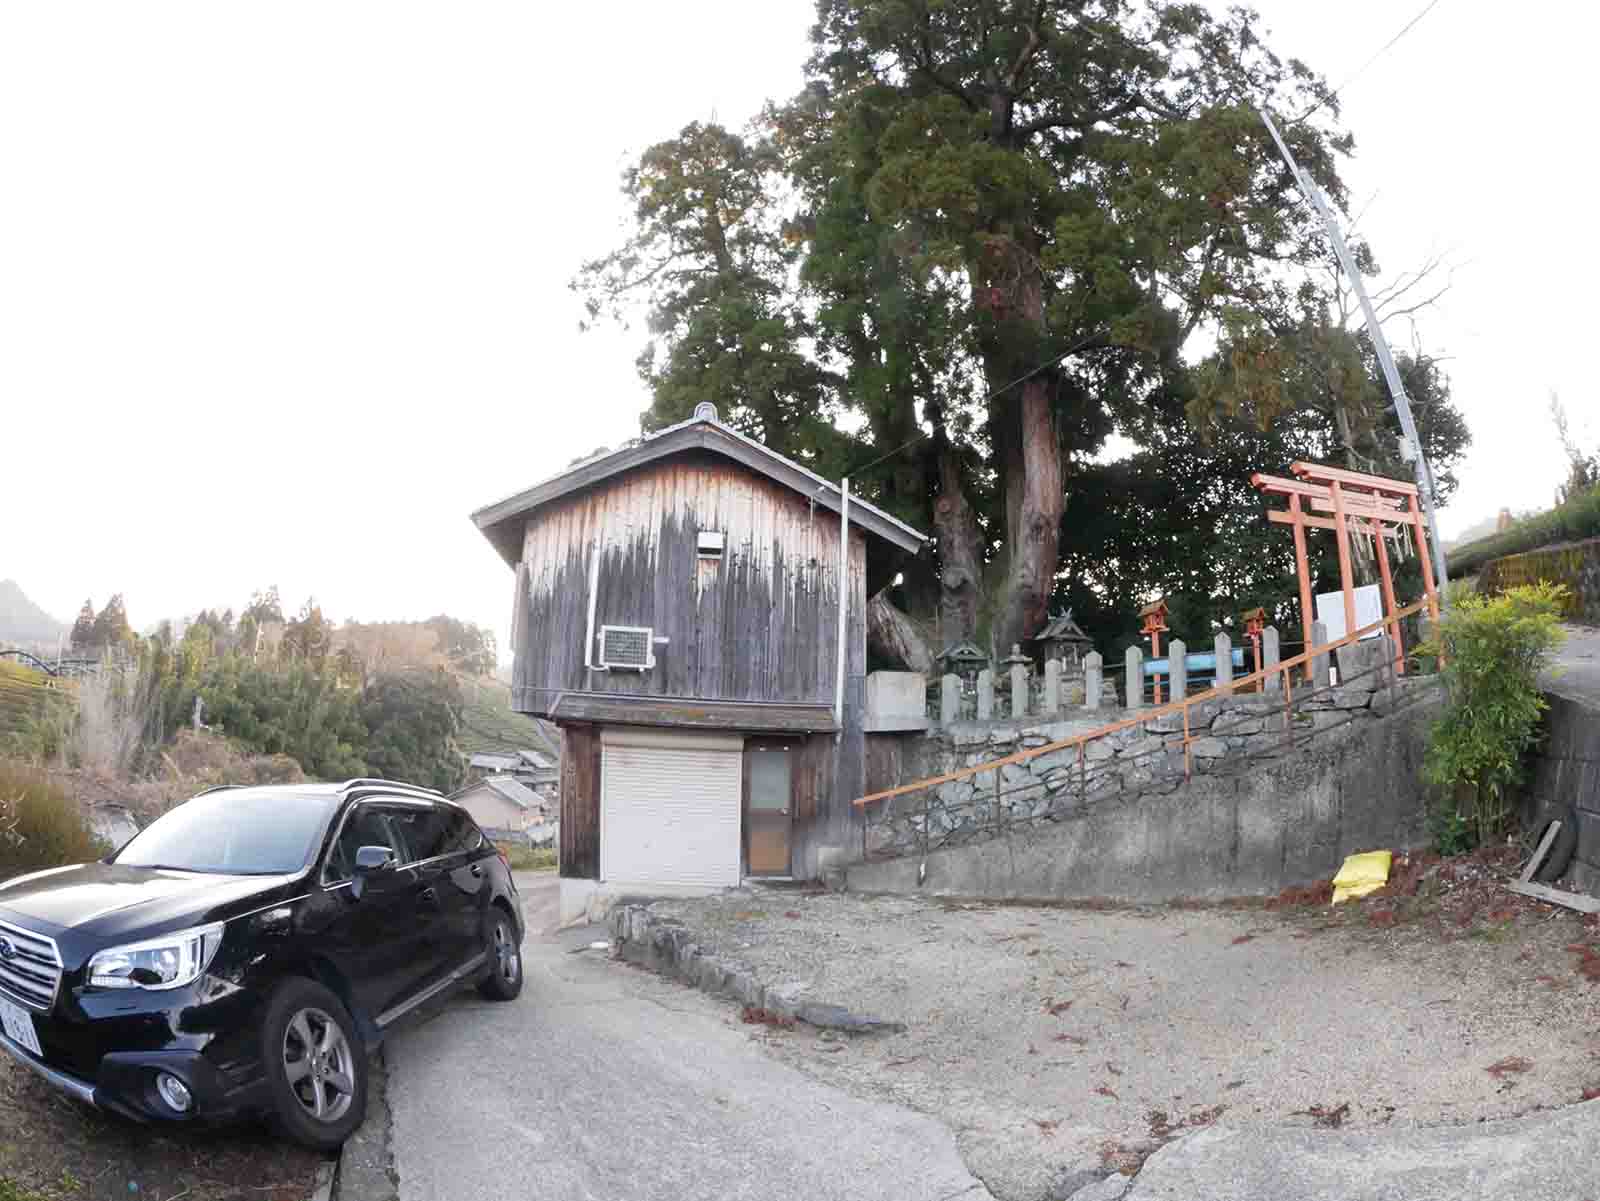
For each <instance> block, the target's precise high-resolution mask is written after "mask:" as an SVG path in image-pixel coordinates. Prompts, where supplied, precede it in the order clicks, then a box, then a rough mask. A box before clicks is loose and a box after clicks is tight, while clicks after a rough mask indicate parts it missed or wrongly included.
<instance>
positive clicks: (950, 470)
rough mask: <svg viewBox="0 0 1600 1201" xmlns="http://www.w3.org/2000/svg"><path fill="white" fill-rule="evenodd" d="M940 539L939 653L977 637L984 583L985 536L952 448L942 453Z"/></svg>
mask: <svg viewBox="0 0 1600 1201" xmlns="http://www.w3.org/2000/svg"><path fill="white" fill-rule="evenodd" d="M933 528H934V531H935V532H936V533H937V534H938V536H939V641H940V643H941V645H940V648H939V649H940V650H944V649H946V648H948V647H951V646H954V645H955V644H956V643H958V642H965V641H967V640H969V639H972V638H974V637H976V636H977V632H978V589H979V587H980V585H981V583H982V579H983V547H982V535H981V532H980V531H979V529H978V519H977V517H976V516H975V515H974V514H973V512H972V505H971V504H970V503H968V501H967V495H966V493H965V492H964V491H963V490H962V487H961V465H960V463H959V462H958V461H957V460H956V455H955V451H953V450H952V449H951V448H950V447H949V446H948V445H945V446H942V447H941V448H940V453H939V499H938V500H937V501H936V502H935V503H934V506H933Z"/></svg>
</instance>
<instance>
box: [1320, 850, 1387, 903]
mask: <svg viewBox="0 0 1600 1201" xmlns="http://www.w3.org/2000/svg"><path fill="white" fill-rule="evenodd" d="M1393 859H1394V855H1393V854H1392V853H1391V852H1389V851H1367V852H1365V853H1364V854H1361V855H1351V856H1350V857H1349V858H1348V859H1346V860H1345V861H1344V866H1343V867H1341V868H1340V869H1339V874H1338V875H1337V876H1335V877H1334V878H1333V903H1334V904H1335V905H1337V904H1338V903H1339V902H1340V901H1348V900H1349V899H1350V898H1351V897H1364V896H1366V895H1367V894H1368V893H1369V892H1376V891H1378V889H1380V888H1382V887H1383V886H1384V885H1385V884H1387V883H1388V882H1389V865H1390V863H1391V862H1392V861H1393Z"/></svg>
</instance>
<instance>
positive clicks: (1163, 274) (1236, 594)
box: [573, 0, 1468, 669]
mask: <svg viewBox="0 0 1600 1201" xmlns="http://www.w3.org/2000/svg"><path fill="white" fill-rule="evenodd" d="M811 42H812V45H811V56H810V58H809V60H808V61H807V63H806V64H805V85H804V87H803V89H802V90H801V91H800V93H799V94H798V95H795V96H793V97H790V98H788V99H786V100H782V101H780V102H776V103H773V104H771V105H769V106H768V108H767V109H766V111H765V112H764V113H763V114H762V116H761V117H760V118H759V119H758V120H756V121H755V122H754V123H752V125H751V126H750V127H749V128H748V129H745V130H742V131H738V130H732V129H727V128H724V127H722V126H719V125H717V124H714V123H703V122H699V121H695V122H692V123H690V124H688V125H685V126H684V127H683V128H682V129H681V130H680V131H679V132H678V133H677V134H676V135H675V136H672V137H669V138H667V139H666V140H664V141H661V142H659V143H657V144H656V145H653V146H651V147H649V148H648V149H647V150H645V151H644V153H643V154H642V155H640V156H639V158H638V159H637V160H636V161H635V162H633V163H632V164H631V165H629V166H628V168H627V170H626V171H625V172H624V174H623V177H622V192H623V195H624V197H625V199H626V201H627V203H628V205H629V207H630V211H631V219H630V221H629V223H628V228H627V230H626V234H625V237H624V238H623V240H622V241H621V242H620V244H619V245H617V246H615V247H614V248H612V249H610V250H609V251H608V252H606V253H603V254H601V255H599V256H598V257H596V258H594V259H593V260H592V261H590V262H588V263H586V264H585V265H584V267H583V268H582V270H581V271H580V272H579V274H578V275H577V276H576V278H575V279H574V280H573V287H574V289H575V290H576V291H577V292H578V294H579V296H580V298H581V300H582V302H583V304H584V310H585V319H586V321H588V322H595V321H599V320H606V319H613V318H614V319H617V320H622V321H625V322H626V321H629V320H632V319H634V318H635V317H636V316H637V315H638V314H639V312H640V310H641V309H642V310H643V316H644V322H643V325H644V331H645V332H644V345H643V348H642V350H641V353H640V355H639V358H638V371H639V374H640V377H641V379H642V380H643V381H644V383H645V384H646V385H647V386H648V388H649V390H650V395H651V403H650V407H649V409H648V410H647V411H646V412H645V413H644V414H643V417H642V425H643V428H644V429H645V430H646V431H649V430H654V429H659V428H661V427H663V426H665V425H668V424H671V423H673V422H676V421H681V420H683V419H685V418H687V417H688V416H689V415H690V413H691V412H692V410H693V406H694V405H695V404H696V403H698V402H700V401H704V400H709V401H712V402H714V403H715V404H716V405H717V406H718V408H719V410H720V412H721V415H722V418H723V420H725V421H727V422H729V423H730V424H731V425H733V426H735V427H736V428H738V429H739V430H740V431H742V432H744V433H746V434H748V435H749V436H751V437H753V438H756V439H759V440H760V441H762V442H764V443H765V444H767V445H768V446H771V447H773V448H774V449H776V450H778V451H780V452H782V453H783V454H785V455H787V456H789V457H791V458H794V459H796V460H798V461H800V462H802V463H804V464H805V465H806V466H808V467H810V468H811V469H813V470H815V471H816V472H818V473H819V474H821V475H823V476H826V477H828V478H830V479H838V478H840V477H841V476H848V477H849V478H850V479H851V482H852V486H853V487H854V488H855V489H857V490H858V491H859V492H861V493H862V494H863V495H865V496H867V497H868V498H869V499H871V500H872V501H874V502H875V503H877V504H878V505H880V506H881V507H883V508H885V509H887V510H888V511H890V512H892V513H894V514H895V515H896V516H898V517H900V518H902V519H904V520H906V521H907V522H909V523H911V524H912V525H914V526H916V527H917V528H919V529H922V530H924V531H927V532H930V533H934V534H936V535H937V547H936V550H935V551H934V552H933V553H932V554H924V555H921V556H918V557H916V558H908V559H907V560H906V561H905V562H904V563H903V564H902V566H901V576H902V579H901V582H900V583H899V585H898V586H897V587H895V588H894V589H892V590H891V591H886V592H884V593H881V594H879V595H878V596H877V597H875V598H874V599H873V601H872V605H871V610H870V613H869V620H870V625H869V637H870V639H871V645H870V651H871V654H872V657H873V659H874V661H875V662H878V663H882V664H901V665H904V666H908V667H913V668H917V669H926V668H927V667H928V666H929V665H930V662H931V659H932V656H933V655H934V654H935V653H936V652H937V651H938V650H939V649H940V648H941V647H943V646H947V645H950V644H952V643H954V642H957V641H960V640H963V639H969V638H971V639H976V640H977V641H979V642H981V643H983V644H985V645H987V646H989V647H990V648H992V649H994V650H999V651H1001V652H1002V653H1003V651H1004V648H1006V647H1008V646H1009V645H1010V644H1011V643H1013V642H1019V641H1023V640H1025V639H1026V638H1027V637H1028V636H1030V635H1032V634H1033V633H1034V632H1035V631H1036V630H1038V629H1039V628H1040V626H1041V625H1042V624H1043V622H1044V620H1045V618H1046V614H1047V612H1049V611H1050V610H1051V609H1053V608H1059V607H1061V606H1063V605H1071V606H1072V607H1073V608H1074V610H1075V612H1076V613H1077V614H1078V615H1079V618H1080V621H1081V624H1083V625H1084V627H1085V628H1086V629H1087V630H1088V631H1089V632H1090V633H1091V634H1093V635H1095V636H1096V637H1097V638H1098V639H1099V640H1100V641H1101V642H1102V644H1103V645H1104V644H1110V643H1113V642H1115V641H1116V640H1118V639H1119V638H1125V637H1127V636H1128V635H1130V634H1131V633H1132V631H1133V630H1134V629H1135V628H1136V624H1137V623H1136V621H1135V614H1136V612H1137V610H1138V608H1139V606H1140V604H1142V603H1143V602H1144V601H1146V600H1148V599H1149V598H1150V597H1151V596H1152V595H1156V594H1165V595H1166V596H1167V597H1168V598H1169V600H1170V602H1171V603H1172V607H1173V609H1174V610H1175V613H1176V614H1177V615H1178V617H1179V620H1180V621H1182V622H1183V623H1184V628H1188V629H1193V628H1195V623H1201V624H1200V626H1199V628H1202V629H1208V628H1210V626H1211V625H1212V623H1221V624H1224V625H1226V624H1227V623H1229V622H1231V621H1234V620H1236V619H1237V615H1238V614H1239V613H1240V612H1241V611H1242V610H1243V609H1246V608H1251V607H1254V606H1255V605H1258V604H1259V605H1264V606H1266V607H1267V608H1268V610H1269V611H1270V612H1273V613H1274V615H1275V617H1276V619H1277V620H1278V621H1279V623H1280V624H1284V623H1286V622H1287V621H1288V620H1289V617H1290V612H1291V608H1292V605H1293V604H1294V594H1295V587H1294V583H1293V579H1294V575H1293V553H1292V548H1291V546H1290V542H1289V539H1288V538H1286V537H1284V536H1282V535H1281V532H1276V531H1272V530H1271V529H1269V527H1268V526H1267V524H1266V521H1265V519H1264V517H1263V505H1262V503H1261V500H1260V498H1259V497H1258V496H1257V495H1256V494H1255V493H1254V491H1253V490H1252V489H1251V488H1250V486H1249V482H1248V478H1249V474H1250V472H1252V471H1256V470H1265V471H1272V472H1280V473H1281V472H1284V471H1285V470H1286V469H1287V467H1288V464H1289V463H1290V462H1291V461H1293V460H1294V459H1297V458H1307V459H1316V460H1320V461H1324V462H1335V463H1340V464H1342V465H1344V466H1347V467H1351V468H1355V469H1359V470H1364V471H1376V472H1379V473H1383V474H1388V475H1393V476H1399V477H1402V478H1409V475H1410V472H1409V469H1408V468H1407V466H1406V465H1405V464H1404V463H1403V462H1402V461H1401V460H1400V457H1399V455H1398V453H1397V450H1396V443H1395V435H1396V434H1397V432H1398V430H1397V427H1396V424H1395V420H1394V417H1393V414H1392V412H1391V410H1390V406H1389V403H1388V398H1387V395H1386V390H1385V388H1384V386H1383V384H1382V381H1381V378H1380V376H1379V373H1378V370H1377V364H1376V361H1375V357H1374V354H1373V350H1372V347H1371V345H1370V344H1369V343H1368V341H1367V339H1366V336H1365V334H1364V332H1361V330H1360V326H1359V317H1358V316H1357V315H1356V313H1355V307H1354V305H1353V304H1352V303H1351V297H1350V295H1349V293H1348V292H1347V290H1345V288H1344V286H1343V283H1342V281H1341V280H1340V277H1339V275H1338V272H1337V270H1334V269H1332V264H1333V261H1334V260H1333V256H1332V254H1331V251H1330V248H1329V246H1328V245H1327V242H1326V237H1325V234H1324V231H1323V230H1322V228H1321V227H1320V225H1319V224H1318V223H1317V221H1316V220H1315V218H1314V217H1313V216H1312V215H1311V213H1310V212H1309V210H1308V209H1307V207H1306V206H1305V205H1304V204H1303V203H1302V198H1301V197H1300V196H1299V195H1298V193H1297V191H1296V190H1295V187H1294V183H1293V180H1292V178H1291V176H1290V173H1289V172H1288V170H1287V168H1286V167H1285V165H1284V163H1283V162H1282V160H1281V159H1280V157H1279V155H1278V153H1277V151H1276V149H1275V148H1274V146H1273V144H1272V142H1271V140H1270V138H1269V136H1268V134H1267V132H1266V130H1265V128H1264V127H1263V125H1262V122H1261V120H1260V118H1259V116H1258V115H1257V114H1256V112H1255V111H1254V107H1253V106H1254V105H1255V104H1257V103H1265V104H1268V105H1270V106H1271V107H1272V108H1274V109H1275V110H1276V111H1277V112H1278V113H1280V114H1293V115H1294V119H1292V120H1291V119H1287V118H1286V119H1285V120H1284V121H1283V122H1282V124H1283V129H1284V136H1285V137H1286V139H1287V140H1288V142H1289V144H1290V145H1291V147H1292V149H1293V151H1294V153H1295V155H1296V156H1297V158H1298V159H1299V161H1300V163H1301V165H1302V166H1303V167H1304V168H1305V170H1306V171H1307V172H1309V174H1310V175H1311V176H1312V177H1313V178H1314V179H1315V180H1316V181H1317V183H1318V184H1319V185H1320V186H1321V187H1322V188H1323V189H1325V190H1326V192H1327V194H1328V196H1329V197H1330V198H1331V200H1332V202H1333V203H1334V204H1335V205H1336V206H1340V207H1343V206H1345V204H1346V202H1347V200H1348V197H1347V194H1346V189H1345V186H1344V183H1343V181H1342V180H1341V178H1340V174H1339V170H1340V164H1341V162H1342V160H1343V159H1344V158H1345V157H1346V156H1348V155H1349V154H1351V153H1352V151H1353V141H1352V139H1351V137H1350V136H1349V134H1348V133H1346V132H1344V131H1343V130H1341V129H1340V127H1339V124H1338V113H1339V104H1338V99H1337V97H1336V96H1335V95H1334V94H1333V92H1332V91H1331V90H1330V89H1329V87H1328V85H1327V83H1326V81H1325V80H1324V79H1323V78H1322V77H1321V76H1319V75H1317V74H1316V73H1315V72H1314V71H1312V70H1311V69H1310V68H1309V67H1307V66H1306V65H1305V64H1303V63H1301V62H1299V61H1297V60H1292V59H1290V60H1285V59H1283V58H1280V57H1279V56H1277V55H1276V54H1274V53H1273V52H1272V51H1271V50H1270V49H1269V48H1268V47H1267V45H1266V44H1265V42H1264V41H1263V40H1262V35H1261V30H1260V29H1259V28H1258V23H1257V20H1256V18H1255V17H1254V15H1253V14H1251V13H1250V12H1248V11H1247V10H1244V9H1239V8H1235V9H1229V10H1227V11H1226V12H1211V11H1208V10H1206V9H1203V8H1200V7H1199V6H1194V5H1178V4H1154V5H1150V6H1148V7H1132V6H1105V7H1102V6H1088V5H1083V4H1047V3H1038V4H1001V3H996V2H995V0H956V2H954V3H946V4H937V5H935V4H926V3H914V4H898V5H887V6H886V5H881V4H877V3H871V2H869V0H824V2H823V3H821V4H820V5H819V7H818V20H817V23H816V25H815V26H814V27H813V30H812V34H811ZM1355 253H1356V255H1357V258H1358V261H1359V262H1360V264H1361V266H1362V268H1363V270H1365V271H1367V272H1369V273H1372V274H1376V272H1377V263H1376V260H1375V257H1374V254H1373V251H1372V248H1371V247H1370V246H1367V245H1365V244H1364V243H1362V242H1361V241H1360V240H1359V239H1356V240H1355ZM1437 266H1438V264H1436V263H1432V264H1428V263H1425V264H1423V266H1422V267H1421V268H1419V269H1418V270H1416V271H1413V272H1408V273H1404V274H1402V275H1400V276H1399V277H1397V279H1396V281H1395V282H1394V283H1393V284H1392V285H1391V287H1390V288H1389V289H1387V290H1386V291H1380V294H1379V295H1378V297H1377V301H1378V303H1379V305H1380V308H1381V309H1382V310H1383V312H1384V313H1385V314H1386V315H1389V316H1400V315H1411V314H1414V313H1415V312H1417V311H1419V310H1421V309H1424V308H1425V307H1426V306H1427V304H1428V303H1429V302H1430V300H1431V299H1433V298H1434V297H1435V296H1436V295H1437V291H1438V289H1437V288H1436V286H1435V285H1434V282H1433V278H1432V277H1433V275H1434V270H1433V269H1434V268H1435V267H1437ZM1400 357H1401V371H1402V374H1403V376H1404V378H1405V382H1406V386H1407V388H1408V390H1409V391H1410V393H1411V397H1412V404H1413V406H1414V408H1415V410H1416V414H1417V422H1418V425H1419V428H1420V431H1421V436H1422V438H1423V441H1424V442H1425V444H1426V449H1427V451H1428V453H1429V456H1430V459H1431V461H1432V463H1433V466H1434V470H1435V473H1436V475H1437V476H1438V478H1439V479H1440V481H1441V484H1442V487H1443V491H1444V492H1445V494H1446V495H1448V492H1449V491H1450V489H1451V488H1453V486H1454V478H1453V469H1454V466H1455V464H1456V462H1457V461H1458V459H1459V457H1460V455H1461V454H1462V452H1463V450H1464V449H1465V447H1466V445H1467V441H1468V433H1467V430H1466V427H1465V424H1464V422H1463V421H1462V419H1461V416H1460V414H1459V412H1458V411H1457V410H1456V409H1455V408H1454V406H1453V405H1452V403H1451V399H1450V388H1449V381H1448V379H1447V378H1446V377H1445V375H1444V373H1443V371H1442V370H1441V368H1440V365H1439V361H1438V360H1437V359H1436V358H1434V357H1432V356H1430V355H1428V354H1427V353H1425V352H1423V351H1421V350H1420V349H1417V350H1413V351H1412V352H1411V353H1409V354H1405V355H1402V356H1400ZM1441 499H1444V497H1441ZM1326 541H1328V540H1316V542H1317V545H1316V546H1315V547H1314V549H1315V550H1316V552H1317V553H1318V554H1319V555H1320V556H1322V557H1320V558H1319V559H1318V560H1317V562H1316V563H1315V564H1314V566H1315V568H1316V570H1317V572H1318V575H1319V577H1320V580H1321V581H1322V582H1323V583H1326V582H1327V581H1329V580H1335V579H1337V567H1336V564H1335V561H1334V560H1333V558H1332V555H1331V544H1330V546H1329V547H1327V548H1324V547H1322V546H1321V543H1322V542H1326ZM1404 582H1405V581H1402V583H1404Z"/></svg>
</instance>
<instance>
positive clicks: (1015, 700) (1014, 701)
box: [1011, 663, 1028, 717]
mask: <svg viewBox="0 0 1600 1201" xmlns="http://www.w3.org/2000/svg"><path fill="white" fill-rule="evenodd" d="M1011 716H1012V717H1026V716H1028V669H1027V668H1026V667H1024V666H1022V664H1020V663H1013V664H1012V665H1011Z"/></svg>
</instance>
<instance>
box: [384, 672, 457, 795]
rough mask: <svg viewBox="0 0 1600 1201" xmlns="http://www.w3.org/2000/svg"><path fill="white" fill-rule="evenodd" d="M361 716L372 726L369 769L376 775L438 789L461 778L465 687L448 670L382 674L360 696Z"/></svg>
mask: <svg viewBox="0 0 1600 1201" xmlns="http://www.w3.org/2000/svg"><path fill="white" fill-rule="evenodd" d="M361 718H362V720H363V721H364V722H365V723H366V727H367V729H368V731H369V734H368V741H367V751H366V756H367V768H368V770H369V771H371V772H372V773H373V774H375V775H379V776H382V777H385V778H386V779H392V780H405V781H408V782H409V783H412V784H421V785H423V786H424V787H426V788H437V789H438V790H439V791H440V792H450V791H453V790H454V789H455V788H456V786H457V785H459V784H460V783H461V780H462V777H463V775H464V774H465V773H464V766H463V764H462V761H461V752H460V749H459V747H458V746H457V743H456V736H457V733H458V732H459V730H460V728H461V688H460V686H459V685H458V684H457V683H456V680H455V677H454V676H452V675H451V674H450V673H449V672H446V671H430V672H391V673H389V674H387V675H382V676H379V677H378V678H377V679H376V680H374V681H373V682H372V684H371V685H370V686H369V687H368V688H367V690H366V695H365V697H363V698H362V702H361Z"/></svg>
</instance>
